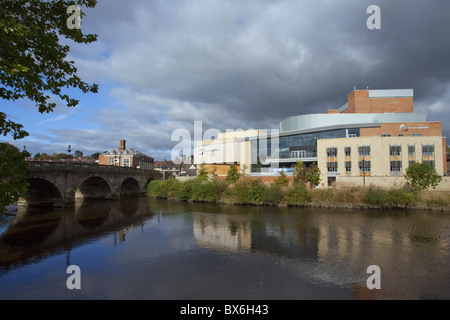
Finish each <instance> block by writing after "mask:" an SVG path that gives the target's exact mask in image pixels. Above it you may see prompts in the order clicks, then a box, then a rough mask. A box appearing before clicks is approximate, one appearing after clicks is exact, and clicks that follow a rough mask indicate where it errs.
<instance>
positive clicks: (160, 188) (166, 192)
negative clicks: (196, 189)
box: [147, 178, 182, 198]
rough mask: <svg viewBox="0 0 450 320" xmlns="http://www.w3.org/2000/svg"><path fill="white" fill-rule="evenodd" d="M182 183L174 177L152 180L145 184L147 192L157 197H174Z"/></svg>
mask: <svg viewBox="0 0 450 320" xmlns="http://www.w3.org/2000/svg"><path fill="white" fill-rule="evenodd" d="M181 186H182V183H181V182H180V181H178V180H176V179H175V178H170V179H167V180H153V181H151V182H150V183H149V184H148V186H147V194H148V195H151V196H154V197H158V198H175V197H177V193H178V190H179V189H180V188H181Z"/></svg>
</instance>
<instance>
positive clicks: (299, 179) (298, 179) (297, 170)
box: [293, 161, 307, 184]
mask: <svg viewBox="0 0 450 320" xmlns="http://www.w3.org/2000/svg"><path fill="white" fill-rule="evenodd" d="M293 167H294V183H296V184H298V183H301V184H306V183H307V169H306V166H305V164H304V163H303V161H297V162H296V163H295V165H294V166H293Z"/></svg>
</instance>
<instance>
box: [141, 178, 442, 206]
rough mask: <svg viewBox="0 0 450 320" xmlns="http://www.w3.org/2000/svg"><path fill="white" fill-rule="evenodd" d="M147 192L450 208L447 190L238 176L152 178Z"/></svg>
mask: <svg viewBox="0 0 450 320" xmlns="http://www.w3.org/2000/svg"><path fill="white" fill-rule="evenodd" d="M147 195H148V196H151V197H157V198H165V199H176V200H182V201H199V202H215V203H224V204H236V205H243V204H247V205H265V206H298V207H318V208H345V209H360V210H377V209H420V210H439V211H444V212H445V211H449V210H450V194H449V193H447V192H436V191H422V192H418V193H416V192H413V191H411V190H410V189H408V188H406V187H395V188H390V189H386V188H381V187H374V186H369V187H366V188H361V187H347V188H340V189H332V188H330V189H307V188H305V187H304V186H302V185H298V184H297V185H296V184H294V185H292V184H291V185H279V184H272V185H270V186H267V185H265V184H263V183H262V182H261V181H258V180H250V179H245V178H243V179H239V180H238V181H237V182H235V183H230V184H229V183H226V182H223V181H216V180H215V179H212V178H208V179H199V178H195V179H191V180H188V181H179V180H176V179H170V180H164V181H157V180H154V181H152V182H151V183H150V184H149V185H148V188H147Z"/></svg>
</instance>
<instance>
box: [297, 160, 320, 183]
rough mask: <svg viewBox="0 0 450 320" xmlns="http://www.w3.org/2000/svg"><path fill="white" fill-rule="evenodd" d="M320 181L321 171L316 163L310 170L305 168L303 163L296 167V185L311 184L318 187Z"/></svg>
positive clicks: (298, 162)
mask: <svg viewBox="0 0 450 320" xmlns="http://www.w3.org/2000/svg"><path fill="white" fill-rule="evenodd" d="M320 180H321V179H320V169H319V167H318V166H317V164H316V163H313V164H312V165H311V166H310V167H309V168H307V167H306V166H305V164H304V163H303V161H297V162H296V164H295V165H294V183H296V184H298V183H301V184H303V185H306V184H307V183H308V182H309V183H310V184H312V185H318V184H319V182H320Z"/></svg>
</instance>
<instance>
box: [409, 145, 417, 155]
mask: <svg viewBox="0 0 450 320" xmlns="http://www.w3.org/2000/svg"><path fill="white" fill-rule="evenodd" d="M415 153H416V146H408V156H410V157H413V156H414V155H415Z"/></svg>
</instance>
